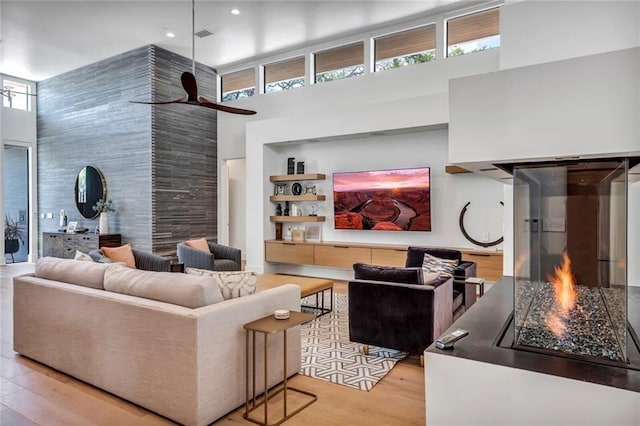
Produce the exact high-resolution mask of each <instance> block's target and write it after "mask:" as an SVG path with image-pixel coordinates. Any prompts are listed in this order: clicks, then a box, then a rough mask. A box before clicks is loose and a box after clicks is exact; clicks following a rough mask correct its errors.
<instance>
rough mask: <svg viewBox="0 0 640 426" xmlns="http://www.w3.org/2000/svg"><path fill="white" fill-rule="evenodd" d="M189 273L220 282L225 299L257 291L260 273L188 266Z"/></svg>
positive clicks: (187, 271)
mask: <svg viewBox="0 0 640 426" xmlns="http://www.w3.org/2000/svg"><path fill="white" fill-rule="evenodd" d="M185 272H186V273H187V274H191V275H198V276H204V277H212V278H213V279H214V280H215V281H216V283H217V284H218V286H219V288H220V291H221V292H222V297H223V298H224V300H229V299H235V298H236V297H242V296H248V295H250V294H253V293H255V292H256V283H257V282H258V275H257V274H256V273H255V272H247V271H224V272H223V271H210V270H208V269H198V268H187V269H186V270H185Z"/></svg>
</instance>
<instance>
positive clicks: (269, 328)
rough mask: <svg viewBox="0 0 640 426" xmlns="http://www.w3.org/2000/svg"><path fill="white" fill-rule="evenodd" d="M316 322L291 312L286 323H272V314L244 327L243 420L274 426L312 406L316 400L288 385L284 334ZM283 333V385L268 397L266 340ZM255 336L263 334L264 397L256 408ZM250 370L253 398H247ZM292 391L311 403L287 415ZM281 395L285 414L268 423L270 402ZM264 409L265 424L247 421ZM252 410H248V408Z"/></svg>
mask: <svg viewBox="0 0 640 426" xmlns="http://www.w3.org/2000/svg"><path fill="white" fill-rule="evenodd" d="M314 318H315V315H313V314H307V313H302V312H296V311H291V312H290V316H289V318H288V319H285V320H278V319H275V317H274V315H273V314H271V315H269V316H266V317H264V318H260V319H258V320H255V321H253V322H250V323H248V324H245V325H244V329H245V330H247V342H246V345H247V349H246V351H247V353H246V356H247V361H246V362H247V364H246V398H245V406H244V415H243V417H244V418H245V419H247V420H249V421H251V422H253V423H257V424H259V425H262V426H275V425H279V424H281V423H282V422H284V421H285V420H287V419H289V418H291V417H293V416H294V415H296V414H298V413H299V412H300V411H302V410H303V409H305V408H307V407H308V406H309V405H311V404H313V403H314V402H315V401H316V400H317V399H318V397H317V396H316V395H315V394H313V393H311V392H307V391H304V390H300V389H296V388H293V387H290V386H288V385H287V330H289V329H290V328H293V327H295V326H297V325H300V324H302V323H304V322H307V321H311V320H313V319H314ZM279 332H282V333H283V337H284V356H283V358H284V360H283V361H284V363H283V369H284V370H283V376H284V377H283V385H282V387H281V388H280V389H278V390H277V391H274V392H271V393H269V389H268V386H269V385H268V383H269V378H268V348H269V346H268V343H269V342H268V337H269V335H270V334H276V333H279ZM256 333H262V334H263V335H264V396H263V398H262V401H260V402H259V403H257V404H256ZM250 337H252V338H253V341H252V342H251V343H252V344H251V345H250V344H249V343H250V341H249V340H250ZM249 346H251V347H252V350H253V353H252V356H251V360H252V365H251V367H249ZM250 370H251V375H252V378H253V380H252V383H253V396H252V397H251V398H249V387H250V386H249V372H250ZM288 391H294V392H298V393H301V394H305V395H309V396H311V397H312V399H311V401H309V402H306V403H305V404H304V405H302V406H301V407H299V408H298V409H296V410H294V411H293V412H291V413H287V392H288ZM280 392H283V402H284V414H283V417H282V418H281V419H279V420H277V421H276V422H275V423H269V422H268V419H269V399H270V398H273V397H274V396H275V395H277V394H278V393H280ZM261 405H263V406H264V421H260V420H257V419H254V418H251V417H249V415H250V414H251V413H252V412H253V411H255V410H256V409H258V408H260V406H261ZM250 406H251V408H250Z"/></svg>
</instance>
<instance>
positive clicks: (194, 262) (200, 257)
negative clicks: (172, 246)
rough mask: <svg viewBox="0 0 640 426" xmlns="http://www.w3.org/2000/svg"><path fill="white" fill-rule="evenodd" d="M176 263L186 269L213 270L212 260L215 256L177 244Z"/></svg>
mask: <svg viewBox="0 0 640 426" xmlns="http://www.w3.org/2000/svg"><path fill="white" fill-rule="evenodd" d="M177 248H178V261H179V262H180V263H183V264H184V267H185V269H186V268H198V269H209V270H211V271H212V270H213V260H214V258H215V256H214V255H213V254H212V253H205V252H204V251H202V250H198V249H194V248H193V247H189V246H188V245H186V244H184V243H178V246H177Z"/></svg>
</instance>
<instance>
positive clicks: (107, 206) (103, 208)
mask: <svg viewBox="0 0 640 426" xmlns="http://www.w3.org/2000/svg"><path fill="white" fill-rule="evenodd" d="M91 208H92V209H93V211H94V212H100V226H99V229H100V234H103V235H104V234H108V233H109V215H108V213H109V212H115V211H116V209H115V208H114V207H113V200H107V201H104V200H103V199H102V198H100V199H99V200H98V202H97V203H96V205H95V206H93V207H91Z"/></svg>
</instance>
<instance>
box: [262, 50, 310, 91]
mask: <svg viewBox="0 0 640 426" xmlns="http://www.w3.org/2000/svg"><path fill="white" fill-rule="evenodd" d="M300 77H304V56H299V57H297V58H293V59H287V60H286V61H282V62H276V63H273V64H268V65H265V66H264V81H265V83H267V84H268V83H275V82H276V81H283V80H291V79H293V78H300Z"/></svg>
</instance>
